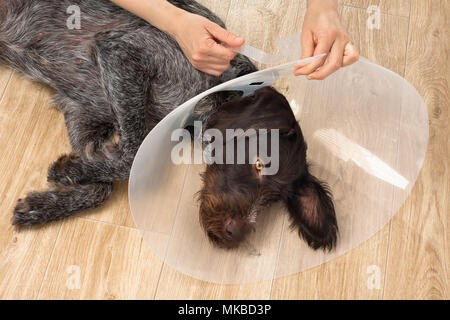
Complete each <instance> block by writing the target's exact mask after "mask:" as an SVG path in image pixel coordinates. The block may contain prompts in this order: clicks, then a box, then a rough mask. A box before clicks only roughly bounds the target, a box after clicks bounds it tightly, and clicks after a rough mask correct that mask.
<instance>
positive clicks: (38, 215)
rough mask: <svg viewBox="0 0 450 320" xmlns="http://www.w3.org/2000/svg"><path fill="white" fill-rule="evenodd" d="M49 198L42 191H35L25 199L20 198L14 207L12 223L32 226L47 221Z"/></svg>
mask: <svg viewBox="0 0 450 320" xmlns="http://www.w3.org/2000/svg"><path fill="white" fill-rule="evenodd" d="M47 200H48V199H46V197H45V196H44V195H43V193H41V192H33V193H31V194H29V195H28V196H27V197H26V198H25V199H19V200H18V201H17V204H16V207H15V208H14V213H13V218H12V224H13V225H16V226H31V225H35V224H40V223H43V222H46V221H47V218H46V216H47V209H48V208H46V205H48V203H47V204H46V203H45V202H46V201H47Z"/></svg>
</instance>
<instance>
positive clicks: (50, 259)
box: [36, 221, 65, 300]
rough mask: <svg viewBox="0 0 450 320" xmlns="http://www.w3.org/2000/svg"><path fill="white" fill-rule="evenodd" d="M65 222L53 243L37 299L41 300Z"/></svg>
mask: <svg viewBox="0 0 450 320" xmlns="http://www.w3.org/2000/svg"><path fill="white" fill-rule="evenodd" d="M64 223H65V222H64V221H63V222H62V223H61V225H60V226H59V230H58V234H57V235H56V239H55V242H54V243H53V248H52V252H51V253H50V257H49V259H48V263H47V267H46V268H45V272H44V276H43V277H42V281H41V285H40V286H39V290H38V293H37V297H36V300H39V297H40V295H41V291H42V287H43V286H44V282H45V279H46V278H47V273H48V270H49V268H50V263H51V261H52V258H53V254H54V252H55V249H56V244H57V243H58V240H59V236H60V234H61V230H62V227H63V224H64Z"/></svg>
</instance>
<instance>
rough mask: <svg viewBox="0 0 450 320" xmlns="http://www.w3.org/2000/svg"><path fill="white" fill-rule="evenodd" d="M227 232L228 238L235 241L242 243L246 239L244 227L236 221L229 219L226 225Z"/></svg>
mask: <svg viewBox="0 0 450 320" xmlns="http://www.w3.org/2000/svg"><path fill="white" fill-rule="evenodd" d="M225 232H226V235H227V237H228V238H230V240H233V241H240V240H242V238H243V237H244V233H243V232H242V225H240V224H239V222H237V221H236V220H235V219H229V220H228V221H227V222H226V224H225Z"/></svg>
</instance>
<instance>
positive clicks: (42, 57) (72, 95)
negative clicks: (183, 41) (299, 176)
mask: <svg viewBox="0 0 450 320" xmlns="http://www.w3.org/2000/svg"><path fill="white" fill-rule="evenodd" d="M170 2H172V3H173V4H175V5H177V6H179V7H181V8H183V9H185V10H187V11H190V12H193V13H197V14H200V15H203V16H205V17H207V18H208V19H210V20H212V21H214V22H216V23H218V24H220V25H222V26H224V24H223V22H222V21H220V19H219V18H218V17H217V16H215V15H214V14H213V13H212V12H211V11H209V10H208V9H206V8H205V7H203V6H201V5H199V4H198V3H196V2H195V1H193V0H171V1H170ZM71 5H77V6H79V7H80V9H81V29H79V30H77V29H73V30H70V29H68V28H67V26H66V21H67V19H68V17H69V14H68V13H67V12H66V10H67V8H68V7H69V6H71ZM0 64H3V65H6V66H9V67H12V68H14V69H16V70H19V71H20V72H22V73H23V74H25V75H27V76H28V77H30V78H32V79H33V80H35V81H38V82H42V83H45V84H48V85H50V86H51V87H53V88H54V89H55V91H56V93H55V96H54V99H53V100H54V103H55V105H56V106H57V108H59V109H60V110H61V112H62V113H63V114H64V118H65V121H66V125H67V130H68V136H69V139H70V143H71V146H72V149H73V153H71V154H69V155H64V156H62V157H60V158H59V159H58V160H57V161H56V162H55V163H54V164H53V165H51V166H50V168H49V174H48V180H49V181H50V182H51V183H53V187H52V188H51V189H49V190H46V191H40V192H32V193H30V194H28V196H27V197H26V198H25V199H20V200H19V202H18V204H17V206H16V208H15V210H14V217H13V223H14V224H17V225H32V224H39V223H43V222H48V221H52V220H58V219H61V218H64V217H67V216H70V215H72V214H74V213H76V212H79V211H82V210H86V209H91V208H94V207H96V206H98V205H100V204H101V203H102V202H104V201H105V200H106V199H107V198H108V196H109V195H110V194H111V192H112V182H113V181H115V180H123V179H127V178H128V175H129V171H130V168H131V164H132V161H133V158H134V156H135V154H136V152H137V150H138V147H139V146H140V144H141V142H142V141H143V139H144V137H145V136H146V135H147V134H148V132H149V131H150V130H151V129H152V128H153V127H154V126H155V125H156V124H157V123H158V122H159V121H160V120H161V119H163V118H164V117H165V116H166V115H167V114H168V113H169V112H170V111H172V110H173V109H174V108H175V107H176V106H178V105H180V104H181V103H183V102H184V101H187V100H188V99H189V98H191V97H193V96H195V95H197V94H199V93H200V92H202V91H204V90H206V89H209V88H210V87H212V86H215V85H217V84H219V83H220V82H223V81H225V80H228V79H230V78H233V77H236V76H239V75H243V74H246V73H249V72H253V71H255V70H256V68H255V66H254V65H253V64H252V63H251V62H250V61H249V60H248V59H246V58H245V57H243V56H240V55H238V56H237V57H236V58H235V59H234V60H233V61H232V66H231V68H230V69H229V70H228V71H227V72H225V73H224V75H223V76H222V77H221V78H217V77H213V76H210V75H207V74H205V73H203V72H200V71H198V70H196V69H194V68H193V66H192V65H191V64H190V63H189V62H188V60H187V58H186V57H185V56H184V55H183V53H182V51H181V50H180V48H179V46H178V44H177V43H176V41H174V40H173V39H172V38H170V37H169V36H168V35H166V34H165V33H163V32H161V31H159V30H158V29H156V28H155V27H153V26H151V25H150V24H148V23H147V22H145V21H143V20H141V19H139V18H137V17H136V16H134V15H132V14H130V13H128V12H126V11H125V10H123V9H121V8H119V7H117V6H115V5H114V4H112V3H110V2H109V1H108V0H100V1H99V0H61V1H55V0H8V1H6V0H2V1H0ZM225 99H227V96H226V94H223V93H221V94H215V95H212V96H210V97H208V98H206V99H204V100H203V101H202V102H201V103H200V104H199V110H200V111H199V112H198V114H200V115H201V114H203V115H204V114H207V111H208V110H214V108H216V107H217V106H219V105H220V104H221V103H223V101H224V100H225ZM115 135H117V136H118V139H117V140H115Z"/></svg>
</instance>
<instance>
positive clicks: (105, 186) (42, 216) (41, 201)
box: [12, 183, 113, 226]
mask: <svg viewBox="0 0 450 320" xmlns="http://www.w3.org/2000/svg"><path fill="white" fill-rule="evenodd" d="M112 190H113V185H112V183H96V184H86V185H61V184H57V185H55V186H54V187H53V188H51V189H50V190H48V191H43V192H31V193H29V194H28V195H27V197H26V198H24V199H19V201H18V202H17V205H16V207H15V209H14V214H13V219H12V224H13V225H17V226H31V225H37V224H43V223H46V222H50V221H55V220H60V219H63V218H66V217H69V216H71V215H74V214H75V213H77V212H80V211H84V210H88V209H93V208H96V207H98V206H99V205H100V204H102V203H103V202H105V201H106V199H108V197H109V196H110V195H111V193H112Z"/></svg>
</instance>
